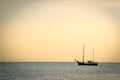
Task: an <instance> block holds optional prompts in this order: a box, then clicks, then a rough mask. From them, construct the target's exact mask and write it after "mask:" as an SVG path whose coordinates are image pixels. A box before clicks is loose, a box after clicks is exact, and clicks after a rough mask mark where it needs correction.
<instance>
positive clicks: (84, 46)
mask: <svg viewBox="0 0 120 80" xmlns="http://www.w3.org/2000/svg"><path fill="white" fill-rule="evenodd" d="M84 47H85V44H83V63H84Z"/></svg>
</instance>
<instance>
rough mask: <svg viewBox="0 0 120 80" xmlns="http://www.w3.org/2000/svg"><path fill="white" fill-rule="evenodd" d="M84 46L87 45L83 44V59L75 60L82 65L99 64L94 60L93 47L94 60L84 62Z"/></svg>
mask: <svg viewBox="0 0 120 80" xmlns="http://www.w3.org/2000/svg"><path fill="white" fill-rule="evenodd" d="M84 47H85V45H84V44H83V61H82V62H80V61H78V60H76V59H75V61H76V62H77V63H78V65H79V66H82V65H83V66H84V65H86V66H97V65H98V63H97V62H94V49H93V61H88V62H84Z"/></svg>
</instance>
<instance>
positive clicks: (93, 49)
mask: <svg viewBox="0 0 120 80" xmlns="http://www.w3.org/2000/svg"><path fill="white" fill-rule="evenodd" d="M93 62H94V49H93Z"/></svg>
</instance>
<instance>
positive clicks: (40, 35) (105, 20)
mask: <svg viewBox="0 0 120 80" xmlns="http://www.w3.org/2000/svg"><path fill="white" fill-rule="evenodd" d="M119 22H120V1H119V0H17V1H16V0H0V62H17V61H18V62H21V61H28V62H29V61H38V62H39V61H47V62H51V61H52V62H57V61H58V62H60V61H63V62H73V61H74V59H75V58H76V59H78V60H80V61H82V53H83V51H82V50H83V44H85V61H87V60H92V55H93V53H92V51H93V49H94V55H95V56H94V57H95V61H97V62H120V49H119V48H120V42H119V41H120V23H119Z"/></svg>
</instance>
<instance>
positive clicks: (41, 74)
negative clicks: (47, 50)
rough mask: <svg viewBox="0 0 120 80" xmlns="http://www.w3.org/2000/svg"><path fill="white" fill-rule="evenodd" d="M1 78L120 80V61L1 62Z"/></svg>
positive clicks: (10, 79) (8, 79) (18, 79)
mask: <svg viewBox="0 0 120 80" xmlns="http://www.w3.org/2000/svg"><path fill="white" fill-rule="evenodd" d="M0 80H120V63H99V66H97V67H96V66H78V65H77V64H76V63H75V62H74V63H73V62H69V63H68V62H60V63H55V62H54V63H49V62H48V63H47V62H45V63H44V62H39V63H34V62H33V63H0Z"/></svg>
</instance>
